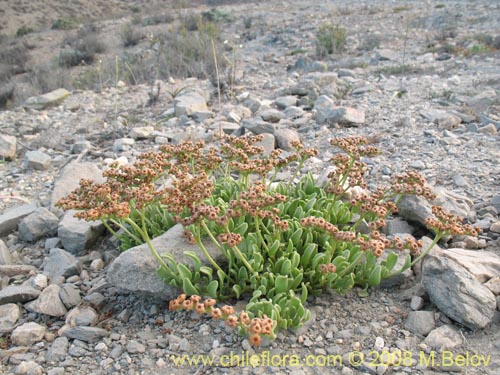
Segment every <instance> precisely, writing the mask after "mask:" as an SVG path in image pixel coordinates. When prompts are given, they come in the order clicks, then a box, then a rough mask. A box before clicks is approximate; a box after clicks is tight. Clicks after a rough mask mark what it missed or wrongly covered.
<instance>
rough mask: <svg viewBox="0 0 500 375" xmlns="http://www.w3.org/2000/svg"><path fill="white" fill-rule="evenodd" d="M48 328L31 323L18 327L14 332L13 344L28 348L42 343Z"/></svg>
mask: <svg viewBox="0 0 500 375" xmlns="http://www.w3.org/2000/svg"><path fill="white" fill-rule="evenodd" d="M45 331H46V328H45V327H44V326H41V325H40V324H37V323H34V322H30V323H25V324H23V325H21V326H19V327H17V328H16V329H15V330H14V331H12V337H11V338H12V343H13V344H14V345H19V346H28V345H31V344H34V343H36V342H38V341H42V339H43V336H44V335H45Z"/></svg>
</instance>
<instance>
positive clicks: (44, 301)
mask: <svg viewBox="0 0 500 375" xmlns="http://www.w3.org/2000/svg"><path fill="white" fill-rule="evenodd" d="M60 292H61V287H60V286H59V285H55V284H52V285H49V286H48V287H47V288H45V289H44V290H43V291H42V293H40V296H39V297H38V298H37V299H36V300H35V301H32V302H28V303H27V304H25V305H24V307H25V308H26V310H28V311H32V312H36V313H39V314H45V315H49V316H56V317H59V316H63V315H65V314H66V313H67V312H68V311H67V310H66V307H64V304H63V303H62V301H61V298H60V297H59V293H60Z"/></svg>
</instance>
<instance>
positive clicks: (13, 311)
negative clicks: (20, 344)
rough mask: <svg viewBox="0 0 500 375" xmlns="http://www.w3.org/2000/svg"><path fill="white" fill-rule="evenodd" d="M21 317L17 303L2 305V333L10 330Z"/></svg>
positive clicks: (0, 329) (0, 315) (0, 330)
mask: <svg viewBox="0 0 500 375" xmlns="http://www.w3.org/2000/svg"><path fill="white" fill-rule="evenodd" d="M20 317H21V310H20V309H19V306H17V305H16V304H15V303H7V304H5V305H0V333H1V332H10V331H12V330H13V329H14V326H15V324H16V323H17V321H18V320H19V318H20Z"/></svg>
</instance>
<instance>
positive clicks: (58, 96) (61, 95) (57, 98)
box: [24, 89, 70, 110]
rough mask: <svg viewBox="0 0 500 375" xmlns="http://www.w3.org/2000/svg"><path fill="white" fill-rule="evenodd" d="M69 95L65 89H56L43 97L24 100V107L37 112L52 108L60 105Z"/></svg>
mask: <svg viewBox="0 0 500 375" xmlns="http://www.w3.org/2000/svg"><path fill="white" fill-rule="evenodd" d="M69 94H70V93H69V91H67V90H65V89H57V90H54V91H51V92H48V93H46V94H43V95H39V96H32V97H30V98H28V99H26V102H25V103H24V107H25V108H31V109H37V110H41V109H45V108H48V107H53V106H56V105H58V104H60V103H61V102H62V101H63V100H64V99H66V98H67V97H68V96H69Z"/></svg>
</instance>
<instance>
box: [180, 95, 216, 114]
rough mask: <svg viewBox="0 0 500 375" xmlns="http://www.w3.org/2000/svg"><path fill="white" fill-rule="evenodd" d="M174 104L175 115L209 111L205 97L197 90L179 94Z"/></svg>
mask: <svg viewBox="0 0 500 375" xmlns="http://www.w3.org/2000/svg"><path fill="white" fill-rule="evenodd" d="M174 106H175V115H176V116H177V117H179V116H181V115H186V116H192V115H193V114H195V113H196V112H206V111H208V107H207V102H206V100H205V98H204V97H203V96H202V95H201V94H199V93H197V92H195V91H190V92H186V93H183V94H181V95H178V96H177V97H176V98H175V101H174Z"/></svg>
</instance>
